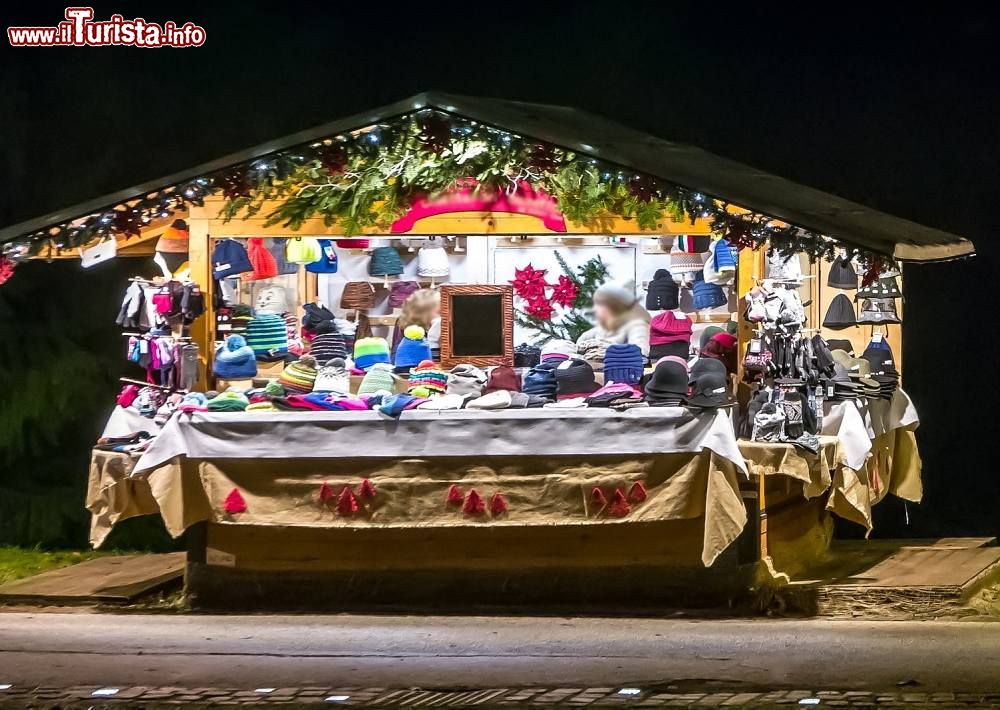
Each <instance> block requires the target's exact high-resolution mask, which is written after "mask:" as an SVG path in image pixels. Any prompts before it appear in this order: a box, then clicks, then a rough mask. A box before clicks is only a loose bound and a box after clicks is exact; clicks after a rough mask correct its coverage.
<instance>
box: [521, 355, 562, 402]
mask: <svg viewBox="0 0 1000 710" xmlns="http://www.w3.org/2000/svg"><path fill="white" fill-rule="evenodd" d="M559 363H560V361H559V360H550V361H548V362H541V363H539V364H537V365H535V366H534V367H533V368H531V369H530V370H528V374H527V375H525V376H524V385H523V386H522V387H521V391H522V392H524V393H525V394H533V395H538V396H539V397H545V398H546V399H555V398H556V367H557V366H558V365H559Z"/></svg>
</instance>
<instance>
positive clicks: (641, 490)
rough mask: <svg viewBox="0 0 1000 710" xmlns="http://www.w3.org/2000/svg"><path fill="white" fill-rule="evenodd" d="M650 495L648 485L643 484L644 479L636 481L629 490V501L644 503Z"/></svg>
mask: <svg viewBox="0 0 1000 710" xmlns="http://www.w3.org/2000/svg"><path fill="white" fill-rule="evenodd" d="M648 497H649V496H648V494H647V493H646V486H644V485H642V481H636V482H635V483H633V484H632V487H631V488H629V490H628V501H629V503H642V502H643V501H644V500H646V498H648Z"/></svg>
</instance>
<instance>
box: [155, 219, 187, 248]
mask: <svg viewBox="0 0 1000 710" xmlns="http://www.w3.org/2000/svg"><path fill="white" fill-rule="evenodd" d="M190 243H191V233H190V231H189V230H188V225H187V222H185V221H184V220H183V219H175V220H174V221H173V222H172V223H171V225H170V226H169V227H167V228H166V229H165V230H163V234H161V235H160V238H159V239H158V240H156V251H158V252H161V253H163V254H187V253H188V251H189V249H190Z"/></svg>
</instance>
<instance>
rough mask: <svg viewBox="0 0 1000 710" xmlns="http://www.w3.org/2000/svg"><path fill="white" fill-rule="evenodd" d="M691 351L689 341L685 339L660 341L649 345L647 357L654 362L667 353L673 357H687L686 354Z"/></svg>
mask: <svg viewBox="0 0 1000 710" xmlns="http://www.w3.org/2000/svg"><path fill="white" fill-rule="evenodd" d="M690 351H691V343H690V342H689V341H687V340H676V341H674V342H672V343H661V344H659V345H650V346H649V359H650V361H651V362H656V361H657V360H659V359H660V358H661V357H667V356H668V355H673V356H674V357H679V358H683V359H685V360H687V359H688V355H689V354H690Z"/></svg>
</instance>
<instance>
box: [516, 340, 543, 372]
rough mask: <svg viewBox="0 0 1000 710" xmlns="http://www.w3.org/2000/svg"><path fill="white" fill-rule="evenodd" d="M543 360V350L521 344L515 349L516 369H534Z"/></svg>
mask: <svg viewBox="0 0 1000 710" xmlns="http://www.w3.org/2000/svg"><path fill="white" fill-rule="evenodd" d="M541 359H542V349H541V348H539V347H538V346H536V345H528V343H521V344H520V345H518V346H517V347H516V348H514V367H534V366H535V365H537V364H538V363H539V361H540V360H541Z"/></svg>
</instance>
